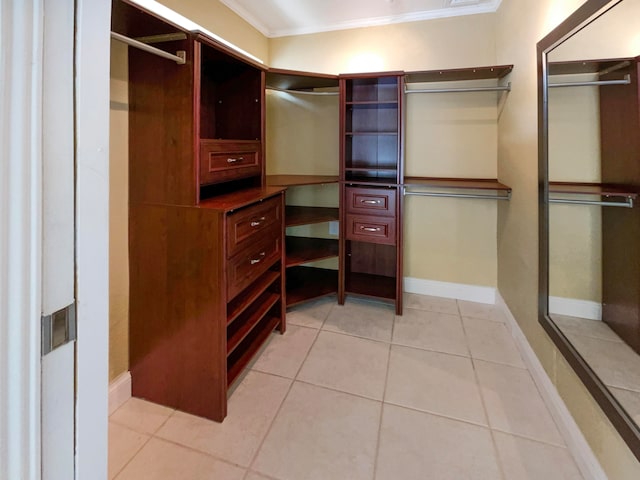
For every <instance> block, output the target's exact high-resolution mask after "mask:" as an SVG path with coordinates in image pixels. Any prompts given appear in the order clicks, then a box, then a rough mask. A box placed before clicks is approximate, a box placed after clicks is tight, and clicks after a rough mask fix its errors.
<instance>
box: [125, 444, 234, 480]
mask: <svg viewBox="0 0 640 480" xmlns="http://www.w3.org/2000/svg"><path fill="white" fill-rule="evenodd" d="M244 474H245V470H244V469H242V468H239V467H236V466H234V465H230V464H228V463H225V462H222V461H220V460H216V459H215V458H212V457H210V456H208V455H205V454H203V453H199V452H196V451H194V450H190V449H188V448H185V447H182V446H180V445H176V444H174V443H170V442H165V441H164V440H160V439H157V438H152V439H151V440H149V443H147V444H146V445H145V446H144V448H143V449H142V450H141V451H140V453H139V454H138V455H136V457H135V458H134V459H133V460H132V461H131V462H130V463H129V464H128V465H127V466H126V467H125V469H124V470H123V471H122V473H120V475H118V476H117V477H116V478H117V480H176V479H185V480H187V479H188V480H221V479H224V480H242V478H243V477H244Z"/></svg>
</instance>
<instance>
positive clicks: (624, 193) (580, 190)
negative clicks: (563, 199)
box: [549, 182, 638, 198]
mask: <svg viewBox="0 0 640 480" xmlns="http://www.w3.org/2000/svg"><path fill="white" fill-rule="evenodd" d="M549 193H564V194H574V195H600V196H605V197H628V198H637V197H638V188H634V187H631V186H620V185H607V184H602V183H578V182H577V183H574V182H549Z"/></svg>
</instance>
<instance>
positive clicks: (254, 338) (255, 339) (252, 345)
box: [227, 315, 280, 401]
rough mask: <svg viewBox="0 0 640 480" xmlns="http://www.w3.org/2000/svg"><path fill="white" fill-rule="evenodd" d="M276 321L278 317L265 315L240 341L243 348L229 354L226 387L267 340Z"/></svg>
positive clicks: (276, 324)
mask: <svg viewBox="0 0 640 480" xmlns="http://www.w3.org/2000/svg"><path fill="white" fill-rule="evenodd" d="M278 323H280V319H279V318H278V317H277V316H271V315H266V316H265V317H264V318H263V319H262V321H261V322H259V323H258V325H256V327H255V328H254V329H253V330H251V332H250V333H249V335H247V337H246V338H245V339H244V340H243V341H242V344H243V345H244V348H238V349H236V350H235V351H234V352H233V353H232V354H231V355H230V356H229V358H228V360H227V387H229V386H230V385H231V384H232V383H233V382H234V381H235V380H236V379H237V378H238V376H239V375H240V374H241V373H242V371H243V370H244V368H245V367H246V366H247V364H248V363H249V362H250V361H251V359H252V358H253V356H254V355H255V354H256V352H257V351H258V350H260V347H261V346H262V345H263V344H264V342H266V341H267V339H268V338H269V336H270V335H271V332H273V331H274V330H275V328H276V327H277V326H278ZM256 401H259V399H256Z"/></svg>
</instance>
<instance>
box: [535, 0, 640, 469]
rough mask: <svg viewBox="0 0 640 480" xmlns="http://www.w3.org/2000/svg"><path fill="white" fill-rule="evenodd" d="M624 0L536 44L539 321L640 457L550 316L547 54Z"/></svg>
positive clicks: (617, 412) (628, 423)
mask: <svg viewBox="0 0 640 480" xmlns="http://www.w3.org/2000/svg"><path fill="white" fill-rule="evenodd" d="M621 1H623V0H587V1H586V2H585V3H584V4H583V5H582V6H581V7H580V8H578V10H576V11H575V12H574V13H573V14H572V15H571V16H569V17H568V18H567V19H566V20H565V21H564V22H562V23H561V24H560V25H559V26H558V27H556V28H555V29H554V30H552V31H551V32H550V33H549V34H548V35H547V36H545V37H544V38H543V39H542V40H540V41H539V42H538V44H537V53H538V55H537V59H538V70H537V71H538V222H539V224H538V235H539V270H538V271H539V274H538V275H539V278H538V287H539V288H538V292H539V295H538V320H539V322H540V323H541V324H542V327H543V328H544V330H545V331H546V332H547V334H548V335H549V336H550V337H551V339H552V341H553V342H554V344H555V345H556V347H557V348H558V350H560V352H561V353H562V355H563V356H564V358H565V359H566V360H567V362H568V363H569V364H570V365H571V367H572V368H573V370H574V371H575V372H576V374H577V375H578V377H579V378H580V380H582V382H583V383H584V385H585V387H586V388H587V390H588V391H589V392H590V393H591V395H592V396H593V398H594V399H595V400H596V402H597V403H598V405H600V408H602V410H603V411H604V413H605V414H606V415H607V417H608V418H609V420H610V421H611V423H612V424H613V426H614V427H615V428H616V430H617V431H618V433H619V434H620V436H621V437H622V438H623V439H624V441H625V442H626V443H627V445H628V446H629V449H630V450H631V451H632V452H633V454H634V455H635V456H636V458H637V459H638V460H640V426H639V425H636V424H635V423H634V422H633V420H632V419H631V418H630V417H629V415H628V414H627V413H626V412H625V410H624V409H623V408H622V406H621V405H620V404H619V403H618V401H617V400H616V399H615V398H614V397H613V395H612V394H611V392H610V391H609V390H608V388H607V387H606V386H605V385H604V383H603V382H602V381H601V380H600V378H599V377H598V376H597V375H596V373H595V372H594V371H593V370H592V369H591V367H589V365H588V364H587V363H586V362H585V360H584V359H583V358H582V356H581V355H580V354H579V353H578V351H577V350H576V349H575V347H574V346H573V345H572V344H571V342H570V341H569V340H568V339H567V338H566V337H565V336H564V335H563V333H562V332H561V331H560V329H559V328H558V327H557V326H556V324H555V323H554V322H553V321H552V320H551V318H550V317H549V301H548V298H549V297H548V294H549V263H548V261H549V204H548V202H547V199H548V195H549V189H548V155H549V138H548V127H549V122H548V100H549V99H548V76H547V55H548V54H549V53H550V52H551V51H552V50H553V49H554V48H555V47H557V46H558V45H560V44H561V43H562V42H564V41H565V40H567V39H569V38H570V37H571V36H573V35H574V34H576V33H577V32H579V31H580V30H582V29H583V28H584V27H586V26H587V25H589V24H590V23H591V22H593V21H594V20H595V19H597V18H598V17H600V16H601V15H602V14H604V13H605V12H607V11H608V10H609V9H611V8H612V7H614V6H615V5H617V4H618V3H620V2H621Z"/></svg>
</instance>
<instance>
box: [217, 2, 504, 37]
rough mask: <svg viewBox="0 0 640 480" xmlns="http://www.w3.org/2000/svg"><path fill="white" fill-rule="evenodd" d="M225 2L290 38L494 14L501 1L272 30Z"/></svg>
mask: <svg viewBox="0 0 640 480" xmlns="http://www.w3.org/2000/svg"><path fill="white" fill-rule="evenodd" d="M220 2H222V3H223V4H224V5H226V6H227V7H228V8H230V9H231V10H233V11H234V12H235V13H236V14H238V15H239V16H240V17H242V18H243V19H244V20H245V21H246V22H248V23H249V24H251V25H252V26H253V27H254V28H256V30H258V31H259V32H260V33H262V34H263V35H264V36H266V37H268V38H277V37H288V36H293V35H308V34H313V33H322V32H331V31H336V30H348V29H352V28H365V27H377V26H382V25H389V24H393V23H408V22H419V21H424V20H435V19H439V18H448V17H460V16H464V15H476V14H480V13H495V12H496V11H497V10H498V8H499V7H500V4H501V3H502V0H493V1H492V2H490V3H486V4H482V5H460V6H457V7H447V8H442V9H438V10H432V11H423V12H414V13H405V14H399V15H387V16H382V17H370V18H362V19H357V20H348V21H344V22H336V23H332V24H326V25H317V26H313V27H301V28H289V29H287V28H283V29H276V30H270V29H269V28H268V27H267V26H266V25H265V24H264V23H263V22H262V21H261V20H260V19H258V18H257V17H256V16H255V15H253V14H251V13H250V12H248V11H247V10H246V9H245V8H244V7H242V6H241V5H239V4H238V2H237V1H236V0H220Z"/></svg>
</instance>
